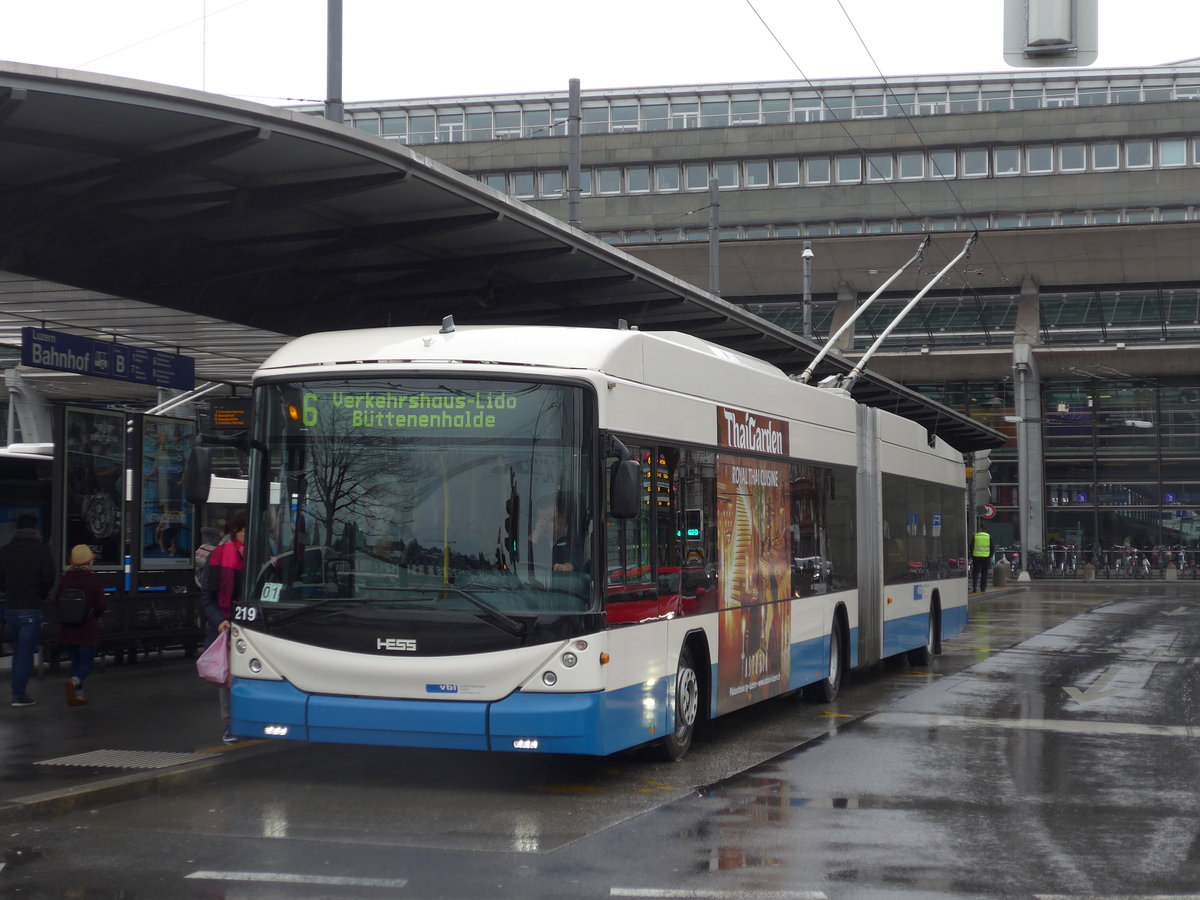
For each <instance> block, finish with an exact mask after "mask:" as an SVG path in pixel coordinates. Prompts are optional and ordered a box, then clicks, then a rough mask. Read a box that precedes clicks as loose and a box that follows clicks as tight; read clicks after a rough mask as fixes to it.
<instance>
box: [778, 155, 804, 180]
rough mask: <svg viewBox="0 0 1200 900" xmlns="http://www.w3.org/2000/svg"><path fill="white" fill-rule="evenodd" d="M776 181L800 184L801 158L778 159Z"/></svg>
mask: <svg viewBox="0 0 1200 900" xmlns="http://www.w3.org/2000/svg"><path fill="white" fill-rule="evenodd" d="M775 183H776V184H799V183H800V160H798V159H777V160H775Z"/></svg>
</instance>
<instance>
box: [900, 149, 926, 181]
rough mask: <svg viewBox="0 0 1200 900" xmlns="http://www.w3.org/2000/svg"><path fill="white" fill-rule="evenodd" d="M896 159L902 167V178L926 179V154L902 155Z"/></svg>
mask: <svg viewBox="0 0 1200 900" xmlns="http://www.w3.org/2000/svg"><path fill="white" fill-rule="evenodd" d="M896 159H897V163H898V164H899V166H900V177H901V178H906V179H907V178H924V177H925V154H924V153H901V154H900V155H899V156H898V157H897V158H896Z"/></svg>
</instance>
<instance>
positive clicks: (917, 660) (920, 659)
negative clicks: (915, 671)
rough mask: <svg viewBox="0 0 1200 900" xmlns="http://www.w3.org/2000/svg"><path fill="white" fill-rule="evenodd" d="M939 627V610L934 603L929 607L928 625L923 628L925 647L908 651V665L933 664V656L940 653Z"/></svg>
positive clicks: (940, 620)
mask: <svg viewBox="0 0 1200 900" xmlns="http://www.w3.org/2000/svg"><path fill="white" fill-rule="evenodd" d="M941 626H942V615H941V608H940V607H939V606H938V605H937V603H936V602H935V603H931V604H930V605H929V624H928V625H927V626H926V628H925V646H923V647H917V648H915V649H913V650H909V651H908V662H909V665H913V666H927V665H929V664H930V663H931V662H933V658H934V657H935V656H937V655H938V654H939V653H941V652H942V646H941V631H942V627H941Z"/></svg>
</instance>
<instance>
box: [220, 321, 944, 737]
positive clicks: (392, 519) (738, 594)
mask: <svg viewBox="0 0 1200 900" xmlns="http://www.w3.org/2000/svg"><path fill="white" fill-rule="evenodd" d="M254 394H255V416H254V423H255V425H254V432H253V437H252V441H251V444H252V451H251V457H250V490H249V496H248V498H247V506H248V510H249V531H248V538H247V566H246V571H247V583H246V586H245V591H244V601H243V603H242V604H241V605H240V606H239V607H238V608H237V609H236V611H235V627H234V629H233V632H232V633H233V652H232V669H233V675H234V680H233V730H234V731H235V733H237V734H239V735H242V736H244V737H273V738H283V739H294V740H308V741H333V742H349V743H366V744H386V745H398V746H414V747H418V746H419V747H442V748H457V749H480V750H502V751H519V752H549V753H582V754H609V753H613V752H615V751H618V750H622V749H624V748H628V747H633V746H638V745H643V744H653V745H655V746H656V747H657V749H658V750H659V751H660V752H661V753H662V754H663V755H664V756H666V757H667V758H679V757H680V756H682V755H683V754H684V753H685V752H686V751H687V749H688V747H689V745H690V743H691V740H692V736H693V733H694V730H695V727H696V724H697V723H698V722H699V721H701V720H702V719H707V718H713V717H717V716H720V715H723V714H725V713H728V712H731V711H734V710H738V709H742V708H744V707H746V706H748V705H750V704H752V703H754V702H757V701H759V700H762V699H765V698H767V697H772V696H776V695H779V694H784V693H789V692H795V691H799V690H805V691H806V692H808V693H811V694H813V695H815V696H816V697H817V698H820V699H826V700H828V699H831V698H832V697H834V696H835V695H836V694H837V692H838V689H839V687H840V685H841V682H842V679H843V677H844V675H845V673H846V671H847V670H848V669H849V668H853V667H856V666H866V665H869V664H871V663H873V662H875V661H877V660H879V659H881V658H884V657H890V656H895V655H898V654H909V655H910V656H911V657H912V658H913V659H914V660H920V661H925V660H927V659H928V657H929V656H930V655H931V654H933V653H936V652H937V651H938V649H939V643H940V641H941V640H942V638H944V637H947V636H950V635H954V634H957V633H958V632H959V631H961V629H962V628H963V626H964V624H965V623H966V619H967V581H966V574H967V573H966V568H965V561H966V560H965V557H966V540H967V534H966V521H965V519H966V498H965V481H964V469H963V463H962V455H961V453H959V452H957V451H956V450H954V449H952V448H951V447H949V446H947V445H946V444H944V443H943V442H942V441H941V440H940V439H936V440H933V439H930V437H929V435H928V434H927V433H926V431H925V430H924V429H923V428H922V427H920V426H918V425H916V424H914V423H912V422H909V421H906V420H903V419H900V418H898V417H896V416H893V415H891V414H889V413H886V412H882V411H879V410H875V409H870V408H867V407H864V406H861V405H859V404H857V403H855V402H854V401H853V400H851V399H850V398H849V397H847V396H845V395H844V394H842V393H837V392H829V391H826V390H823V389H821V388H817V387H811V386H808V385H802V384H798V383H796V382H794V381H792V380H789V379H788V378H787V377H786V376H785V375H784V374H783V373H782V372H781V371H780V370H778V369H777V368H775V367H773V366H771V365H768V364H766V363H763V362H761V361H759V360H755V359H753V358H750V357H748V356H745V355H742V354H739V353H735V352H732V351H730V350H727V349H724V348H722V347H719V346H716V345H713V344H710V343H706V342H704V341H701V340H699V339H696V338H693V337H690V336H687V335H683V334H678V333H661V332H659V333H654V332H639V331H636V330H619V329H614V330H611V331H608V330H601V329H572V328H559V327H460V328H457V329H455V328H454V326H453V323H452V322H447V323H444V324H443V326H442V328H441V329H440V330H439V328H438V327H436V326H432V327H408V328H387V329H373V330H360V331H347V332H338V333H329V334H317V335H309V336H306V337H302V338H299V339H297V340H295V341H293V342H292V343H290V344H288V345H287V346H285V347H283V348H282V349H280V350H279V351H278V352H276V353H275V354H274V355H273V356H272V357H271V358H270V359H268V360H267V361H266V362H265V363H264V364H263V366H262V367H261V368H260V370H259V371H258V373H257V374H256V376H255V381H254ZM205 478H207V474H206V473H205ZM314 549H315V550H316V551H317V552H315V553H314V552H313V551H314Z"/></svg>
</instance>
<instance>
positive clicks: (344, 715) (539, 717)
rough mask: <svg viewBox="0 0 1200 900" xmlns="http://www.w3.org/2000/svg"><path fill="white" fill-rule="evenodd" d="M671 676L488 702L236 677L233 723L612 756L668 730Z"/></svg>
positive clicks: (351, 739) (393, 742)
mask: <svg viewBox="0 0 1200 900" xmlns="http://www.w3.org/2000/svg"><path fill="white" fill-rule="evenodd" d="M669 683H670V679H657V680H656V681H655V682H654V683H653V684H649V685H645V684H641V685H636V686H634V687H630V688H625V689H623V690H618V691H610V692H596V693H587V694H566V693H563V694H557V693H528V694H524V693H519V692H518V693H513V694H510V695H509V696H507V697H505V698H504V699H502V700H497V701H494V702H484V701H469V700H460V701H452V700H383V699H376V698H369V697H348V696H334V695H327V694H307V693H305V692H304V691H301V690H299V689H298V688H296V687H295V686H294V685H292V684H290V683H288V682H286V681H257V680H254V679H246V678H237V679H234V682H233V691H232V713H233V722H232V728H233V732H234V734H237V735H240V736H242V737H255V738H258V737H268V738H277V739H280V738H281V739H286V740H298V741H320V742H325V743H340V744H378V745H386V746H393V747H437V748H443V749H451V750H508V751H514V750H522V751H533V752H540V753H577V754H587V755H607V754H609V753H615V752H616V751H617V750H622V749H624V748H626V747H633V746H636V745H638V744H644V743H646V742H647V741H651V740H654V739H655V738H657V737H661V736H662V735H663V733H664V731H663V727H664V722H662V721H659V719H665V716H664V712H663V711H664V710H665V708H666V706H667V704H666V699H667V687H668V685H669ZM648 698H649V699H653V701H654V702H647V700H648Z"/></svg>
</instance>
